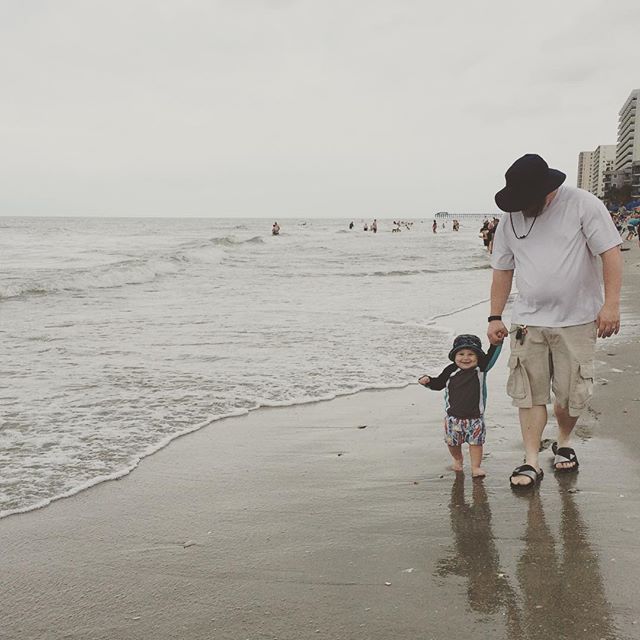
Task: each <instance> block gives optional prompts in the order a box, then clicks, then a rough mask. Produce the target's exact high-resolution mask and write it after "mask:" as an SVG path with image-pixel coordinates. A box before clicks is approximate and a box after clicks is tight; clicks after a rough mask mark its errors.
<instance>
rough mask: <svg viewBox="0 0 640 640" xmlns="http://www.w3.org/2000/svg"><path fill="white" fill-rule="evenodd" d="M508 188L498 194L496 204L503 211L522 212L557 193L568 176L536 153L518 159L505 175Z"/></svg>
mask: <svg viewBox="0 0 640 640" xmlns="http://www.w3.org/2000/svg"><path fill="white" fill-rule="evenodd" d="M504 177H505V179H506V181H507V186H506V187H505V188H504V189H502V190H501V191H498V193H496V197H495V200H496V204H497V205H498V207H499V208H500V209H502V211H506V212H511V211H522V210H523V209H526V208H527V207H530V206H531V205H532V204H533V203H534V202H535V201H536V200H538V198H542V197H543V196H546V195H547V194H549V193H551V192H552V191H555V190H556V189H557V188H558V187H559V186H560V185H561V184H562V183H563V182H564V181H565V179H566V177H567V176H566V174H564V173H562V171H558V170H557V169H550V168H549V165H548V164H547V163H546V162H545V161H544V160H543V159H542V158H541V157H540V156H539V155H536V154H535V153H527V154H526V155H524V156H522V158H518V159H517V160H516V161H515V162H514V163H513V164H512V165H511V166H510V167H509V168H508V169H507V172H506V173H505V174H504Z"/></svg>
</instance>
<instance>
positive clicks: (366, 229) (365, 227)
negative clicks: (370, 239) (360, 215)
mask: <svg viewBox="0 0 640 640" xmlns="http://www.w3.org/2000/svg"><path fill="white" fill-rule="evenodd" d="M364 230H365V231H369V225H368V224H367V223H366V222H365V223H364Z"/></svg>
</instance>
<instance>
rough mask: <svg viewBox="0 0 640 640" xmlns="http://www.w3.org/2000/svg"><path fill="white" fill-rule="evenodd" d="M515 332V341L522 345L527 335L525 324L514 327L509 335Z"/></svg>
mask: <svg viewBox="0 0 640 640" xmlns="http://www.w3.org/2000/svg"><path fill="white" fill-rule="evenodd" d="M514 331H515V333H516V340H517V341H518V342H519V343H520V344H521V345H522V344H524V337H525V336H526V335H527V325H526V324H519V325H517V326H516V328H515V329H512V330H511V331H509V333H510V334H511V333H513V332H514Z"/></svg>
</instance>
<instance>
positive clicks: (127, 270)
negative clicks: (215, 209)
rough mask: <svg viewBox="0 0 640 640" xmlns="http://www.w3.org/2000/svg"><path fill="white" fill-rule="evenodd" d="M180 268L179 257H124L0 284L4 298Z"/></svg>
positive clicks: (103, 285) (127, 280)
mask: <svg viewBox="0 0 640 640" xmlns="http://www.w3.org/2000/svg"><path fill="white" fill-rule="evenodd" d="M179 269H180V265H179V264H178V261H177V260H171V259H169V260H166V259H164V260H163V259H155V260H144V259H142V260H140V259H133V260H124V261H122V262H116V263H111V264H107V265H101V266H100V267H93V268H91V269H83V270H73V271H66V272H56V273H53V274H51V275H50V276H48V277H47V276H45V277H44V278H43V279H42V280H40V281H36V280H28V281H26V282H19V283H15V284H6V285H3V286H0V299H6V298H17V297H19V296H26V295H45V294H49V293H60V292H63V291H87V290H91V289H108V288H112V287H121V286H124V285H129V284H144V283H147V282H151V281H153V280H155V279H156V278H157V277H159V276H162V275H167V274H173V273H176V272H177V271H178V270H179Z"/></svg>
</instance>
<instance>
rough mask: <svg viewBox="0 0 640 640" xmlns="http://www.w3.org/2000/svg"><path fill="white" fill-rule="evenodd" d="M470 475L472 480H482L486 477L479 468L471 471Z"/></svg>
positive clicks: (483, 471) (485, 473)
mask: <svg viewBox="0 0 640 640" xmlns="http://www.w3.org/2000/svg"><path fill="white" fill-rule="evenodd" d="M471 475H472V476H473V477H474V478H484V477H485V476H486V475H487V472H486V471H485V470H484V469H482V468H481V467H478V468H477V469H471Z"/></svg>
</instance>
